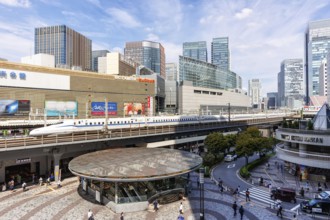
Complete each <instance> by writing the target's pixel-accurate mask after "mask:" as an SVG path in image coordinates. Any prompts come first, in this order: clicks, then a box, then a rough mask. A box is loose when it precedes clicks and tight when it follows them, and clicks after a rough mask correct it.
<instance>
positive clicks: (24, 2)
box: [0, 0, 31, 8]
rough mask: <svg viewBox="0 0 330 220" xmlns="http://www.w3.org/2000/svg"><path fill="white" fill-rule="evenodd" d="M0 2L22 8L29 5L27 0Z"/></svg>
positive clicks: (3, 0)
mask: <svg viewBox="0 0 330 220" xmlns="http://www.w3.org/2000/svg"><path fill="white" fill-rule="evenodd" d="M0 4H3V5H7V6H11V7H22V8H28V7H30V5H31V3H30V1H29V0H0Z"/></svg>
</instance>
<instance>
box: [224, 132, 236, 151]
mask: <svg viewBox="0 0 330 220" xmlns="http://www.w3.org/2000/svg"><path fill="white" fill-rule="evenodd" d="M225 138H226V139H227V142H228V147H227V149H226V151H227V152H228V151H229V150H230V148H231V147H233V146H235V145H236V139H237V135H236V134H228V135H226V136H225Z"/></svg>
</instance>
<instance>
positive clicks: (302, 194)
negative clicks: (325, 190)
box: [300, 187, 305, 198]
mask: <svg viewBox="0 0 330 220" xmlns="http://www.w3.org/2000/svg"><path fill="white" fill-rule="evenodd" d="M300 195H301V197H303V198H304V197H305V190H304V187H301V189H300Z"/></svg>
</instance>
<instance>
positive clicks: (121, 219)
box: [120, 212, 124, 220]
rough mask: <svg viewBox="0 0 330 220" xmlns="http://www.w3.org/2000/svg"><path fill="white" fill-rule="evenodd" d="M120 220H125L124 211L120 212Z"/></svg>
mask: <svg viewBox="0 0 330 220" xmlns="http://www.w3.org/2000/svg"><path fill="white" fill-rule="evenodd" d="M120 220H124V213H123V212H122V213H120Z"/></svg>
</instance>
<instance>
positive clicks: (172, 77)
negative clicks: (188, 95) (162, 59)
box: [165, 63, 178, 81]
mask: <svg viewBox="0 0 330 220" xmlns="http://www.w3.org/2000/svg"><path fill="white" fill-rule="evenodd" d="M165 66H166V80H169V81H177V80H178V67H177V65H176V63H166V64H165Z"/></svg>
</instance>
